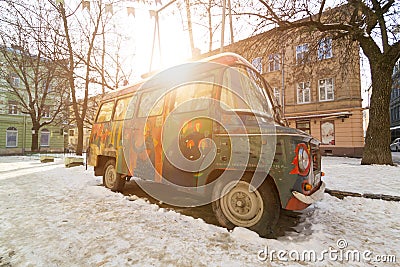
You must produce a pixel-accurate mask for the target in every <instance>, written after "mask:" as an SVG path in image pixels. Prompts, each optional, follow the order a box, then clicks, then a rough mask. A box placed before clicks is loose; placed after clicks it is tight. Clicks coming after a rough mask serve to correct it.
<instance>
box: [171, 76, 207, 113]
mask: <svg viewBox="0 0 400 267" xmlns="http://www.w3.org/2000/svg"><path fill="white" fill-rule="evenodd" d="M213 87H214V85H213V83H211V82H210V83H208V82H196V83H191V84H185V85H183V86H181V87H179V88H177V89H175V102H174V107H173V108H174V109H176V108H178V109H177V112H189V111H195V110H203V109H207V108H209V105H210V102H209V101H207V100H206V99H210V98H212V91H213ZM201 98H204V99H205V100H204V101H202V100H200V101H199V100H197V101H190V100H191V99H201ZM186 101H189V102H188V103H186V104H183V103H185V102H186ZM182 104H183V105H182Z"/></svg>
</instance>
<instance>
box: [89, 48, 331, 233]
mask: <svg viewBox="0 0 400 267" xmlns="http://www.w3.org/2000/svg"><path fill="white" fill-rule="evenodd" d="M88 158H89V164H90V165H92V166H94V171H95V175H101V176H103V184H104V185H105V186H106V187H107V188H110V189H111V190H113V191H121V190H123V187H124V185H125V183H126V182H127V181H129V180H130V179H131V178H132V177H137V178H140V179H137V180H136V182H137V184H138V185H139V186H141V187H142V189H143V190H144V191H146V192H147V193H148V194H149V195H151V196H152V197H154V198H155V199H158V200H160V201H163V202H164V203H168V204H171V205H175V206H199V205H204V204H208V203H212V207H213V210H214V213H215V215H216V217H217V219H218V221H219V222H220V223H221V225H223V226H225V227H228V228H233V227H234V226H243V227H248V228H250V229H252V230H255V231H257V232H258V233H260V234H261V235H264V234H265V233H267V232H268V231H269V230H270V229H271V227H272V226H273V225H274V224H276V222H277V219H278V217H279V213H280V209H282V208H283V209H289V210H298V209H304V208H305V207H307V206H309V205H310V204H312V203H313V202H315V201H317V200H319V199H320V198H321V197H322V194H323V191H324V183H323V182H322V181H321V175H322V172H321V155H320V151H319V141H318V140H316V139H314V138H313V137H312V136H310V135H309V134H307V133H305V132H302V131H299V130H297V129H292V128H289V127H287V126H286V124H285V121H284V119H283V116H282V113H281V112H280V110H279V106H278V105H277V104H276V103H275V99H274V97H273V93H272V90H271V88H270V87H269V85H268V83H267V82H266V81H265V80H264V78H263V77H262V76H261V75H260V74H259V73H257V71H256V70H255V69H254V67H253V66H252V65H251V64H250V63H248V62H247V61H246V60H245V59H243V58H242V57H240V56H238V55H236V54H229V53H228V54H222V55H218V56H215V57H212V58H208V59H205V60H202V61H200V62H192V63H187V64H183V65H179V66H176V67H173V68H170V69H167V70H165V71H162V72H160V73H158V74H156V75H154V76H153V77H151V78H150V79H148V80H146V81H144V82H141V83H138V84H135V85H133V86H127V87H126V88H123V89H121V90H118V91H115V92H112V93H110V94H108V95H106V96H105V97H104V99H103V101H102V104H101V105H100V107H99V111H98V114H97V117H96V121H95V123H94V126H93V130H92V135H91V139H90V151H89V157H88ZM142 181H143V182H142ZM148 181H151V183H149V182H148ZM154 183H158V184H162V185H163V186H153V185H154ZM188 194H189V195H191V196H192V197H190V198H188V197H187V195H188Z"/></svg>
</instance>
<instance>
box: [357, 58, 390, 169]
mask: <svg viewBox="0 0 400 267" xmlns="http://www.w3.org/2000/svg"><path fill="white" fill-rule="evenodd" d="M370 65H371V80H372V95H371V106H370V109H369V125H368V129H367V135H366V138H365V147H364V154H363V158H362V161H361V164H363V165H370V164H388V165H393V161H392V154H391V151H390V147H389V145H390V113H389V103H390V93H391V91H392V70H393V66H392V64H391V63H390V62H386V60H383V59H381V60H380V61H379V62H377V61H372V60H370Z"/></svg>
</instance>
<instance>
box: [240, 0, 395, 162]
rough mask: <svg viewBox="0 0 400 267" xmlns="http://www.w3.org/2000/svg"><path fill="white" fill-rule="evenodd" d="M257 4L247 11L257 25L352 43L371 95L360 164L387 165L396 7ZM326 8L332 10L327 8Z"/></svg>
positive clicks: (364, 2) (356, 2) (275, 0)
mask: <svg viewBox="0 0 400 267" xmlns="http://www.w3.org/2000/svg"><path fill="white" fill-rule="evenodd" d="M327 3H329V1H325V0H313V1H308V0H307V1H306V0H301V1H283V0H271V1H265V0H259V4H258V5H255V8H254V9H253V11H252V12H248V13H247V15H248V14H251V15H255V16H256V17H257V18H258V19H259V20H260V21H261V23H260V24H261V25H263V26H267V27H268V26H270V25H271V24H275V25H277V26H278V28H277V30H278V31H281V32H286V33H290V32H293V31H298V30H299V29H305V30H307V31H309V32H321V33H324V34H329V35H331V36H333V38H334V39H335V40H350V41H352V42H355V43H356V44H358V45H359V46H360V47H361V49H362V51H363V52H364V54H365V55H366V57H367V58H368V60H369V63H370V66H371V68H370V73H371V79H372V95H371V105H370V111H369V112H370V121H369V126H368V130H367V135H366V139H365V147H364V154H363V159H362V162H361V163H362V164H390V165H392V164H393V162H392V156H391V153H390V149H389V144H390V117H389V102H390V93H391V90H392V72H393V68H394V66H395V63H396V61H397V60H398V59H399V58H400V34H399V31H398V30H396V29H398V27H399V21H400V16H399V14H400V3H399V1H395V0H384V1H377V0H349V1H339V3H338V1H336V2H335V3H338V6H336V7H334V8H332V7H330V6H328V4H327ZM331 8H332V9H331Z"/></svg>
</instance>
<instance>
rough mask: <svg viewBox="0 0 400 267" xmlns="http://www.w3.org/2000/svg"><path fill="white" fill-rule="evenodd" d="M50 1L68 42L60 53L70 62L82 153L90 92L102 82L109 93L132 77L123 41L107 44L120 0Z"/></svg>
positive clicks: (103, 89)
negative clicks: (125, 67)
mask: <svg viewBox="0 0 400 267" xmlns="http://www.w3.org/2000/svg"><path fill="white" fill-rule="evenodd" d="M49 3H50V4H51V5H53V8H55V10H56V11H57V13H58V17H59V20H60V21H61V22H62V25H63V30H62V31H60V32H58V34H59V36H61V37H63V39H64V42H63V44H61V45H59V46H58V51H57V53H56V54H58V55H60V57H61V58H66V60H67V61H68V64H66V65H63V66H64V68H65V72H66V74H67V79H68V83H69V86H70V90H71V106H72V109H73V115H74V119H75V123H76V126H77V128H78V143H77V148H76V154H77V155H82V152H83V151H82V150H83V134H84V127H85V123H86V122H87V121H88V118H87V116H88V112H89V110H91V108H92V106H89V105H92V104H91V103H93V102H92V101H90V94H93V93H94V92H90V90H91V89H92V87H94V86H93V85H96V84H97V85H100V87H101V93H105V91H106V89H115V88H118V86H119V85H120V84H125V83H126V82H125V80H127V79H128V78H129V72H127V71H124V70H123V68H122V65H121V60H120V55H119V52H120V46H119V45H118V44H120V42H117V46H116V47H113V48H109V47H107V38H108V36H109V35H110V28H107V25H111V24H112V23H110V21H111V20H112V18H113V16H115V10H113V7H114V5H115V4H116V3H118V1H107V2H105V1H101V0H100V1H94V2H89V1H83V2H82V3H80V4H79V5H78V6H76V7H75V8H74V9H71V7H69V6H66V5H65V3H64V1H62V0H59V1H56V2H53V1H51V0H49ZM86 5H87V6H86ZM80 11H82V12H80ZM110 39H111V38H110ZM113 41H114V40H113ZM108 49H110V50H108ZM111 50H112V51H111ZM109 62H111V66H115V71H113V70H112V67H111V68H109V66H108V65H109V64H108V63H109ZM98 77H100V79H98ZM89 113H91V112H89ZM89 120H90V119H89Z"/></svg>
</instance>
